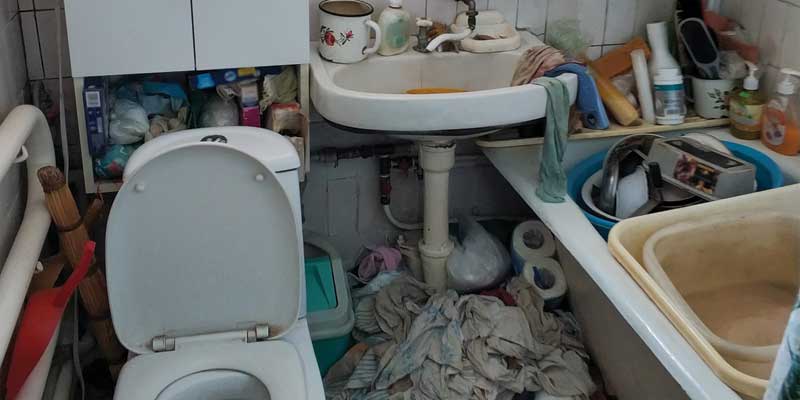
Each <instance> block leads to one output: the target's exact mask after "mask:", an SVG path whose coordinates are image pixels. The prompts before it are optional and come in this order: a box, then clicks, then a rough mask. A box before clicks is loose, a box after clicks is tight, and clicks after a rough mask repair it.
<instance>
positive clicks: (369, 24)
mask: <svg viewBox="0 0 800 400" xmlns="http://www.w3.org/2000/svg"><path fill="white" fill-rule="evenodd" d="M319 10H320V13H319V20H320V21H319V22H320V29H319V54H320V55H321V56H322V58H324V59H326V60H328V61H333V62H336V63H342V64H350V63H357V62H359V61H361V60H363V59H365V58H367V56H368V55H369V54H372V53H375V52H376V51H378V46H380V43H381V28H380V27H379V26H378V24H376V23H375V22H373V21H372V18H371V16H372V12H373V11H374V8H373V7H372V5H371V4H369V3H367V2H364V1H361V0H326V1H323V2H322V3H320V4H319ZM370 29H372V30H374V31H375V45H374V46H372V47H369V41H370V34H369V33H370V32H369V31H370Z"/></svg>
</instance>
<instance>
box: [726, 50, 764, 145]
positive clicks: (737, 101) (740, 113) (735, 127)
mask: <svg viewBox="0 0 800 400" xmlns="http://www.w3.org/2000/svg"><path fill="white" fill-rule="evenodd" d="M745 64H746V65H747V69H748V71H749V73H748V75H747V78H745V80H744V84H743V85H742V88H741V89H737V90H735V91H733V93H731V95H730V98H729V100H728V101H729V108H730V114H731V134H733V136H736V137H737V138H739V139H745V140H756V139H758V138H760V137H761V128H762V126H761V121H762V118H763V114H764V106H765V104H766V102H767V101H766V99H765V98H764V96H763V95H762V94H761V92H759V91H758V77H757V76H756V73H757V72H758V66H757V65H755V64H753V63H751V62H749V61H745Z"/></svg>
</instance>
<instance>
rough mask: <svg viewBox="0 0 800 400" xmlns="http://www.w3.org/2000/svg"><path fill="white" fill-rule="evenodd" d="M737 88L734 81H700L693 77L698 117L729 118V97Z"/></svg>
mask: <svg viewBox="0 0 800 400" xmlns="http://www.w3.org/2000/svg"><path fill="white" fill-rule="evenodd" d="M735 88H736V81H735V80H733V79H700V78H697V77H692V98H690V99H689V101H691V102H693V103H694V111H695V112H697V115H699V116H701V117H703V118H708V119H714V118H727V117H728V97H729V96H730V94H731V92H733V89H735Z"/></svg>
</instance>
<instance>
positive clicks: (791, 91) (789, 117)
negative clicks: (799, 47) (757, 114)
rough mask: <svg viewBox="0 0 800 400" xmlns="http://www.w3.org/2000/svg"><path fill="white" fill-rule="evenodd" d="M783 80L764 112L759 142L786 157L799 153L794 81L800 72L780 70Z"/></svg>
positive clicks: (799, 139)
mask: <svg viewBox="0 0 800 400" xmlns="http://www.w3.org/2000/svg"><path fill="white" fill-rule="evenodd" d="M781 73H782V74H783V79H782V80H781V81H780V82H778V85H777V86H776V88H775V92H774V93H773V94H772V95H771V96H770V99H769V102H767V106H766V108H765V110H764V117H763V123H762V124H763V126H762V129H761V141H762V142H764V145H765V146H767V147H769V148H770V149H772V150H774V151H776V152H778V153H781V154H785V155H788V156H793V155H797V153H800V129H799V128H798V121H797V110H798V103H797V102H798V99H797V96H796V93H797V86H796V79H797V77H800V72H798V71H795V70H792V69H788V68H784V69H781Z"/></svg>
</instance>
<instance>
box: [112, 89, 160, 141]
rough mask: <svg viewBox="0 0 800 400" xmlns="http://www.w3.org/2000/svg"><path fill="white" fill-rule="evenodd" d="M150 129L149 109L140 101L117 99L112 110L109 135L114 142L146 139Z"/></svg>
mask: <svg viewBox="0 0 800 400" xmlns="http://www.w3.org/2000/svg"><path fill="white" fill-rule="evenodd" d="M149 129H150V121H148V119H147V111H145V109H144V107H142V106H141V105H139V104H138V103H136V102H134V101H130V100H126V99H117V101H116V102H114V108H113V109H112V110H111V118H110V121H109V124H108V137H109V138H110V139H111V143H114V144H132V143H136V142H139V141H141V140H143V139H144V135H145V134H146V133H147V131H148V130H149Z"/></svg>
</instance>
